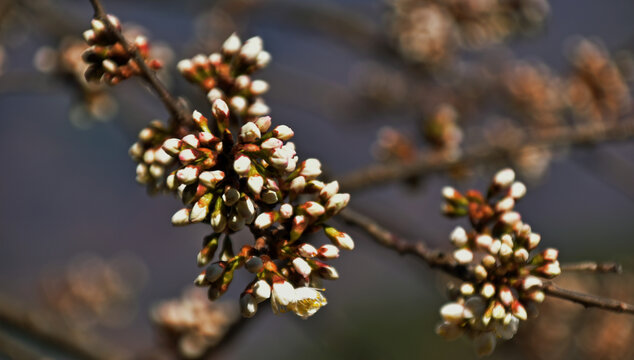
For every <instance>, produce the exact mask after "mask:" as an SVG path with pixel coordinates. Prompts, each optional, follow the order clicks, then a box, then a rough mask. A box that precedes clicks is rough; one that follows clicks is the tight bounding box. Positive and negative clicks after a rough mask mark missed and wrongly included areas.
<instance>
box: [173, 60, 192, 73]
mask: <svg viewBox="0 0 634 360" xmlns="http://www.w3.org/2000/svg"><path fill="white" fill-rule="evenodd" d="M176 67H177V68H178V71H179V72H180V73H181V74H185V73H188V72H191V71H192V70H193V69H194V63H192V61H191V60H189V59H183V60H181V61H179V62H178V63H177V64H176Z"/></svg>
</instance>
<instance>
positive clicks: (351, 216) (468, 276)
mask: <svg viewBox="0 0 634 360" xmlns="http://www.w3.org/2000/svg"><path fill="white" fill-rule="evenodd" d="M339 216H340V217H341V218H342V219H343V220H344V221H345V222H346V223H347V224H349V225H352V226H355V227H357V228H359V229H361V230H363V231H364V232H365V233H366V234H368V235H369V236H370V237H371V238H372V239H373V240H374V241H375V242H377V243H378V244H380V245H382V246H385V247H387V248H389V249H392V250H395V251H396V252H398V253H399V254H401V255H405V254H410V255H414V256H416V257H418V258H419V259H421V260H423V261H424V262H425V263H427V265H429V266H430V267H431V268H438V269H440V270H442V271H444V272H445V273H447V274H449V275H451V276H454V277H456V278H458V279H460V280H463V281H472V280H473V279H474V278H475V276H474V274H473V270H472V269H470V268H468V267H466V266H463V265H459V264H458V263H456V262H455V261H454V260H453V258H451V257H450V256H449V255H447V254H445V253H443V252H441V251H438V250H432V249H429V248H428V247H427V246H426V245H425V244H424V243H422V242H419V243H417V244H413V243H410V242H408V241H406V240H403V239H400V238H398V237H397V236H396V235H394V234H392V233H391V232H390V231H389V230H387V229H385V228H383V227H381V226H380V225H379V224H377V223H376V222H375V221H373V220H372V219H370V218H369V217H367V216H365V215H362V214H360V213H357V212H356V211H354V210H352V209H349V208H348V209H345V210H344V211H342V212H341V213H339ZM587 264H594V265H597V266H596V267H595V268H596V269H602V270H608V269H611V271H614V269H615V268H620V267H619V266H618V265H616V264H607V266H599V265H600V264H596V263H585V264H584V266H585V267H586V268H587V267H591V266H587ZM601 265H603V264H601ZM572 267H573V268H574V267H578V268H579V267H581V266H580V264H574V265H572ZM564 268H565V265H564V266H562V269H564ZM542 290H543V291H544V293H546V294H548V295H550V296H553V297H557V298H560V299H564V300H568V301H570V302H574V303H578V304H581V305H583V306H585V307H597V308H600V309H603V310H608V311H614V312H621V313H623V312H624V313H628V314H634V305H630V304H627V303H625V302H622V301H618V300H614V299H609V298H603V297H598V296H594V295H590V294H585V293H579V292H575V291H572V290H567V289H563V288H560V287H558V286H557V285H555V284H554V283H553V282H551V281H547V282H545V283H544V285H543V286H542Z"/></svg>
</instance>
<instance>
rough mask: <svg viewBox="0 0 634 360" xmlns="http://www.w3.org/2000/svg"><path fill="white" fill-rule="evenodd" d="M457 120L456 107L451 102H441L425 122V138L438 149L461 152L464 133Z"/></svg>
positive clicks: (455, 152) (454, 152)
mask: <svg viewBox="0 0 634 360" xmlns="http://www.w3.org/2000/svg"><path fill="white" fill-rule="evenodd" d="M457 120H458V112H457V111H456V109H455V108H454V107H453V106H451V105H449V104H441V105H440V106H438V108H437V109H436V111H435V112H434V113H433V114H432V115H431V116H430V117H429V118H428V119H426V121H425V122H424V124H423V133H424V135H425V139H427V141H429V142H430V143H431V144H432V145H433V146H434V147H436V148H437V149H440V150H446V151H447V152H449V153H453V154H455V155H457V154H459V151H460V144H461V143H462V139H463V133H462V129H460V126H458V123H457Z"/></svg>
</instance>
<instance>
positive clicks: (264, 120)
mask: <svg viewBox="0 0 634 360" xmlns="http://www.w3.org/2000/svg"><path fill="white" fill-rule="evenodd" d="M256 81H259V80H256ZM255 125H256V126H257V127H258V129H260V132H266V131H267V130H268V129H269V128H270V127H271V117H270V116H260V117H259V118H258V119H257V120H255ZM280 146H281V145H280Z"/></svg>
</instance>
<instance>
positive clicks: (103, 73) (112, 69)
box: [82, 15, 162, 85]
mask: <svg viewBox="0 0 634 360" xmlns="http://www.w3.org/2000/svg"><path fill="white" fill-rule="evenodd" d="M108 21H109V22H110V24H111V25H112V26H114V28H115V29H116V30H117V31H121V23H120V22H119V19H117V18H116V17H115V16H113V15H108ZM91 25H92V29H90V30H86V31H85V32H84V39H85V40H86V42H87V43H88V45H90V48H89V49H87V50H86V51H85V52H84V53H83V54H82V58H83V59H84V61H85V62H86V63H88V64H90V65H89V66H88V69H86V72H85V73H84V76H85V77H86V80H88V81H97V82H98V81H104V82H105V83H107V84H109V85H116V84H118V83H119V82H121V81H122V80H125V79H127V78H130V77H132V76H134V75H138V74H139V73H140V69H139V65H138V64H137V63H136V62H135V60H134V59H133V58H132V56H131V55H130V49H128V48H127V46H128V45H127V44H122V43H121V42H120V41H118V39H117V37H116V36H115V34H113V33H112V32H110V31H109V30H108V27H107V26H106V24H104V22H103V21H101V20H98V19H93V20H92V22H91ZM132 46H134V48H135V49H137V50H138V51H139V53H140V54H141V56H142V57H143V58H144V59H145V62H146V63H147V65H148V66H149V67H150V68H151V69H153V70H158V69H160V68H161V67H162V64H161V62H160V61H159V60H156V59H149V55H150V45H149V43H148V40H147V38H146V37H144V36H141V35H139V36H136V37H135V38H134V40H133V41H132Z"/></svg>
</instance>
